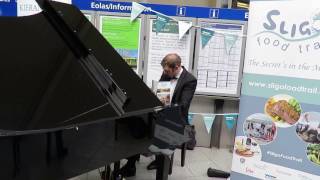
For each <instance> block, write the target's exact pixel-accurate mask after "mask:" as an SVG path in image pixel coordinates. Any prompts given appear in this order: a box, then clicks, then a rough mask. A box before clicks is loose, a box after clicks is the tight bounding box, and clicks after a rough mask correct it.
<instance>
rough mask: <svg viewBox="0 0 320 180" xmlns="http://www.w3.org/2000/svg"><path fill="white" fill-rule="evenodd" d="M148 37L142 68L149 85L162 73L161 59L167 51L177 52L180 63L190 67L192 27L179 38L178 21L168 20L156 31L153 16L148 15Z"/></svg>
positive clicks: (192, 38)
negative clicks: (143, 66)
mask: <svg viewBox="0 0 320 180" xmlns="http://www.w3.org/2000/svg"><path fill="white" fill-rule="evenodd" d="M180 20H188V21H190V22H191V21H192V22H193V24H194V23H195V20H193V19H191V18H184V19H180ZM147 22H148V23H147V27H148V32H147V34H148V36H147V37H148V38H147V44H146V47H147V53H146V57H145V59H146V62H145V68H144V81H145V82H146V84H147V85H148V86H149V87H151V86H152V80H155V81H158V80H159V79H160V77H161V74H162V67H161V65H160V63H161V61H162V59H163V58H164V56H165V55H167V54H168V53H177V54H178V55H179V56H180V57H181V60H182V65H183V66H184V67H185V68H186V69H187V70H190V69H191V68H192V67H191V66H192V59H193V57H192V55H193V47H194V34H195V33H194V28H191V29H190V30H189V32H188V33H187V34H186V35H185V36H183V38H181V39H179V26H178V21H174V20H170V21H169V22H168V23H167V24H166V26H165V27H164V28H163V29H162V30H161V31H160V32H158V33H156V28H155V23H156V20H155V17H154V16H153V17H149V19H148V21H147Z"/></svg>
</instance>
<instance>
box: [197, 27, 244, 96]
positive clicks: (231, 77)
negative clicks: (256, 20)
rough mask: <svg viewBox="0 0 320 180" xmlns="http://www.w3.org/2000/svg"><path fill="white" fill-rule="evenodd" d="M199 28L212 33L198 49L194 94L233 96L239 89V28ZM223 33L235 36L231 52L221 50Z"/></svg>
mask: <svg viewBox="0 0 320 180" xmlns="http://www.w3.org/2000/svg"><path fill="white" fill-rule="evenodd" d="M201 27H204V28H206V29H210V30H213V31H214V32H215V33H214V35H213V36H212V38H211V39H210V41H209V42H208V44H207V45H206V46H205V47H201V46H200V47H199V56H198V63H197V67H196V75H197V79H198V85H197V90H196V91H197V93H198V94H201V93H203V94H210V95H216V94H217V95H219V94H228V95H237V92H238V86H239V85H240V84H239V72H240V68H241V51H242V41H243V25H239V24H237V25H236V24H221V23H203V24H202V25H201ZM224 33H229V34H232V35H233V34H235V35H237V36H238V37H237V40H236V42H235V43H234V44H233V46H232V47H231V49H229V48H226V46H225V38H224Z"/></svg>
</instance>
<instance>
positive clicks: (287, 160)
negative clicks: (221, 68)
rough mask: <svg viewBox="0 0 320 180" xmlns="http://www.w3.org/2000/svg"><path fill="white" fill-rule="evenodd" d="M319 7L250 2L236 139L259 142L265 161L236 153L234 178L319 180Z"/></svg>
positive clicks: (314, 4) (312, 1)
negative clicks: (240, 156) (243, 138)
mask: <svg viewBox="0 0 320 180" xmlns="http://www.w3.org/2000/svg"><path fill="white" fill-rule="evenodd" d="M310 4H312V5H310ZM319 7H320V1H316V0H310V2H309V3H305V2H304V1H299V0H291V1H271V0H266V1H251V2H250V10H249V17H250V18H249V21H248V34H247V42H246V52H245V61H244V70H243V78H242V88H241V96H240V109H239V119H238V125H237V136H245V137H247V138H251V139H253V140H254V141H255V142H256V143H257V144H259V146H260V148H261V160H257V159H256V160H249V159H246V158H245V157H242V158H239V157H238V156H235V155H237V153H236V152H235V153H234V156H233V162H232V173H231V179H234V180H250V179H252V180H255V179H269V177H273V178H274V179H297V180H300V179H310V180H315V179H320V171H319V170H320V161H319V159H320V153H319V152H320V150H319V148H320V146H319V144H320V113H319V107H320V100H319V95H320V89H319V85H318V84H319V82H320V76H319V69H320V68H319V62H318V58H319V56H320V51H319V49H320V43H319V42H320V38H319V34H320V31H319V30H320V29H319V27H320V26H319V24H320V23H319V22H320V21H319V17H320V11H319ZM302 9H303V11H302ZM261 167H263V168H261ZM246 169H252V171H250V173H248V172H247V171H246Z"/></svg>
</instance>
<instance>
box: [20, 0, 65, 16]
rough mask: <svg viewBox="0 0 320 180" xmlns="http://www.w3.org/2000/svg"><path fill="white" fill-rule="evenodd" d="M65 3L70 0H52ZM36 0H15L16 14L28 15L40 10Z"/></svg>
mask: <svg viewBox="0 0 320 180" xmlns="http://www.w3.org/2000/svg"><path fill="white" fill-rule="evenodd" d="M54 1H57V2H62V3H66V4H71V0H54ZM41 11H42V10H41V8H40V7H39V5H38V3H37V2H36V0H17V15H18V16H30V15H33V14H37V13H39V12H41Z"/></svg>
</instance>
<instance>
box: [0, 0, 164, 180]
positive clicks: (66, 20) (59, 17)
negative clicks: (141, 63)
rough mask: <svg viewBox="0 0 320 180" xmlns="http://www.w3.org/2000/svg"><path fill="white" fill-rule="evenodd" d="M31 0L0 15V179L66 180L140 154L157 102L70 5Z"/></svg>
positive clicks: (149, 140) (149, 138) (145, 148)
mask: <svg viewBox="0 0 320 180" xmlns="http://www.w3.org/2000/svg"><path fill="white" fill-rule="evenodd" d="M37 2H38V4H39V5H40V7H41V8H42V9H43V11H42V12H41V13H39V14H36V15H32V16H26V17H0V40H1V41H0V42H1V43H0V63H1V64H0V82H1V88H0V162H1V163H0V179H5V180H9V179H23V180H38V179H39V180H43V179H45V180H51V179H52V180H59V179H68V178H71V177H75V176H77V175H80V174H83V173H86V172H88V171H91V170H94V169H97V168H99V167H101V166H104V165H105V164H110V163H112V162H117V161H119V160H121V159H123V158H126V157H129V156H131V155H135V154H138V153H144V152H147V151H148V147H149V145H150V144H151V143H152V134H153V132H152V124H153V122H154V121H155V119H156V117H157V114H158V113H159V111H160V110H161V109H162V108H163V107H162V104H161V102H160V101H159V100H158V99H157V97H156V96H154V95H153V93H152V92H151V91H150V90H149V88H148V87H147V86H146V85H145V84H144V82H143V81H142V80H141V79H140V78H139V77H138V76H137V75H136V74H135V72H134V71H132V70H131V69H130V67H129V66H128V65H127V64H126V62H125V61H123V60H122V58H121V56H120V55H119V54H118V53H117V52H116V51H115V50H114V49H113V48H112V46H111V45H110V44H109V43H108V42H107V41H106V40H105V39H104V38H103V36H102V35H100V33H99V32H98V31H97V30H96V28H95V27H94V26H93V25H92V24H91V23H90V22H89V21H88V20H87V19H86V17H85V16H84V15H83V14H82V13H81V12H80V11H79V10H78V9H77V8H76V7H74V6H72V5H67V4H63V3H58V2H51V1H47V0H37ZM164 160H166V158H164ZM161 173H162V174H161ZM159 174H161V175H159ZM157 179H167V174H166V172H165V171H163V169H162V172H160V173H157Z"/></svg>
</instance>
